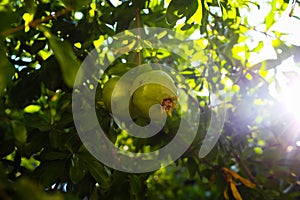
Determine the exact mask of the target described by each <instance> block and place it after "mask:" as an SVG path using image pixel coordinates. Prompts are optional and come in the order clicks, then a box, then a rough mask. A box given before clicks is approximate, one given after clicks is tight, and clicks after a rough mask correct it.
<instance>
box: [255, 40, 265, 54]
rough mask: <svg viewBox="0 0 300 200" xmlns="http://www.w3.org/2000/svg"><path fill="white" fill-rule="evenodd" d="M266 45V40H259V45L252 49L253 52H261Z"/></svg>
mask: <svg viewBox="0 0 300 200" xmlns="http://www.w3.org/2000/svg"><path fill="white" fill-rule="evenodd" d="M263 47H264V42H263V41H259V43H258V45H257V46H256V47H255V48H254V49H253V50H252V51H253V52H259V51H260V50H261V49H262V48H263Z"/></svg>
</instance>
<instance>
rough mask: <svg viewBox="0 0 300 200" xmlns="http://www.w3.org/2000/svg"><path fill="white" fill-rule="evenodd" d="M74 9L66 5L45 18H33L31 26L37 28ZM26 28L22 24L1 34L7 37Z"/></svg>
mask: <svg viewBox="0 0 300 200" xmlns="http://www.w3.org/2000/svg"><path fill="white" fill-rule="evenodd" d="M71 10H72V8H71V7H66V8H65V9H63V10H60V11H57V12H56V13H54V14H53V15H49V16H46V17H43V18H39V19H36V20H33V21H31V22H29V24H28V25H29V26H30V27H32V28H36V27H37V26H39V25H40V24H41V23H44V22H47V21H50V20H52V19H54V18H57V17H60V16H62V15H65V14H66V13H68V12H70V11H71ZM24 29H25V25H24V24H22V25H20V26H17V27H15V28H11V29H8V30H6V31H3V32H2V33H1V35H2V36H3V37H7V36H9V35H11V34H13V33H16V32H19V31H22V30H24Z"/></svg>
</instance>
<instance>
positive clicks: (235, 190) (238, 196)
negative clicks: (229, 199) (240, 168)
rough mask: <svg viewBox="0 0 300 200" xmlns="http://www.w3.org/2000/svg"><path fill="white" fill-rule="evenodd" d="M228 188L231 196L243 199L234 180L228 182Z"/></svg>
mask: <svg viewBox="0 0 300 200" xmlns="http://www.w3.org/2000/svg"><path fill="white" fill-rule="evenodd" d="M230 189H231V192H232V195H233V197H234V198H235V199H236V200H243V198H242V197H241V195H240V193H239V191H238V190H237V188H236V186H235V183H234V182H230Z"/></svg>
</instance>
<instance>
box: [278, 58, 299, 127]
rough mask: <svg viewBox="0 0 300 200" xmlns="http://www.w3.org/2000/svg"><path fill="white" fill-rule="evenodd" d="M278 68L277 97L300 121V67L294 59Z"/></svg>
mask: <svg viewBox="0 0 300 200" xmlns="http://www.w3.org/2000/svg"><path fill="white" fill-rule="evenodd" d="M277 69H278V71H277V75H276V80H277V88H278V90H277V91H276V95H275V97H276V98H277V99H278V100H279V101H280V102H281V103H282V105H283V107H284V108H285V109H286V111H287V112H288V113H290V114H292V115H293V117H294V118H295V120H297V121H299V122H300V69H299V67H297V65H296V64H295V63H294V62H293V60H292V59H288V60H287V61H286V62H283V64H282V65H281V66H279V67H278V68H277ZM275 87H276V86H275ZM273 92H274V91H273Z"/></svg>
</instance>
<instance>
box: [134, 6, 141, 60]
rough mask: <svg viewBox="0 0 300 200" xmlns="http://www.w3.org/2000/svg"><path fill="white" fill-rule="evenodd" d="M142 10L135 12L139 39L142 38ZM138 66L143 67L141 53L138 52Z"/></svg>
mask: <svg viewBox="0 0 300 200" xmlns="http://www.w3.org/2000/svg"><path fill="white" fill-rule="evenodd" d="M139 12H140V10H139V9H138V8H137V9H136V11H135V23H136V28H138V39H140V38H141V31H140V29H139V28H140V15H139ZM137 56H138V57H137V64H138V66H139V65H141V52H140V51H138V52H137Z"/></svg>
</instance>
